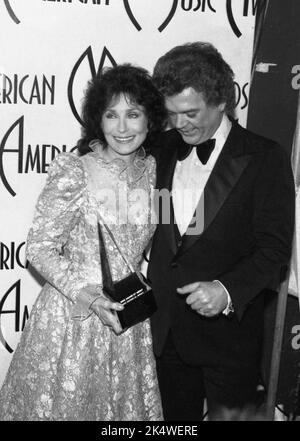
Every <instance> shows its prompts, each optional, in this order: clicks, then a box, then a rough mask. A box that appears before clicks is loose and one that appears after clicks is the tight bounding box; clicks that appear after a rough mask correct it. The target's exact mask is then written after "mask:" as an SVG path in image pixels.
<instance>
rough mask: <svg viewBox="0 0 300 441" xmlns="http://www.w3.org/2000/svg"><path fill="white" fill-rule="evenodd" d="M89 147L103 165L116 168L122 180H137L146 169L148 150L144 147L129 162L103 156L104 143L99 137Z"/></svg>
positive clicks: (131, 181)
mask: <svg viewBox="0 0 300 441" xmlns="http://www.w3.org/2000/svg"><path fill="white" fill-rule="evenodd" d="M89 148H90V149H91V150H92V152H93V153H91V155H93V156H94V157H95V159H96V161H97V162H99V163H100V164H101V165H104V166H108V167H110V168H113V169H115V170H116V171H117V172H118V174H119V179H120V180H124V181H125V180H127V181H129V182H130V183H133V182H136V181H138V180H139V179H141V177H142V176H143V175H144V173H145V170H146V152H145V149H144V147H140V148H139V149H138V151H137V152H136V155H135V157H134V159H133V161H132V162H131V163H130V164H128V163H127V162H126V161H124V159H122V158H114V159H110V160H109V159H107V158H104V157H103V150H104V147H103V144H101V142H100V141H99V139H93V140H92V141H91V142H90V143H89Z"/></svg>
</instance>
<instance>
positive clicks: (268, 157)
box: [148, 123, 295, 368]
mask: <svg viewBox="0 0 300 441" xmlns="http://www.w3.org/2000/svg"><path fill="white" fill-rule="evenodd" d="M181 143H183V140H182V137H181V136H180V134H178V132H177V131H176V130H170V131H168V132H164V133H163V134H162V135H161V136H160V138H159V139H158V142H157V144H156V147H155V148H154V149H153V152H152V153H153V155H154V156H155V158H156V161H157V189H158V190H162V189H168V190H170V191H171V189H172V180H173V175H174V170H175V166H176V161H177V151H178V148H179V146H180V144H181ZM294 198H295V196H294V180H293V175H292V170H291V166H290V160H289V158H288V155H287V153H286V152H285V150H284V149H283V148H282V147H281V146H279V145H278V144H277V143H275V142H274V141H271V140H269V139H266V138H263V137H261V136H258V135H256V134H254V133H251V132H250V131H248V130H246V129H244V128H242V127H241V126H240V125H238V124H237V123H233V125H232V128H231V131H230V133H229V136H228V138H227V140H226V143H225V145H224V147H223V149H222V151H221V153H220V155H219V157H218V159H217V162H216V164H215V166H214V168H213V170H212V172H211V175H210V177H209V179H208V181H207V184H206V186H205V189H204V206H203V207H202V208H203V210H204V213H203V215H204V229H203V231H202V232H200V233H199V234H196V235H195V234H193V235H187V234H184V235H183V236H182V237H181V236H180V234H179V231H178V228H177V226H176V223H175V221H174V214H173V209H172V201H170V203H171V210H170V212H171V216H170V219H169V221H168V220H167V221H166V219H161V216H160V219H159V223H158V226H157V230H156V233H155V235H154V238H153V244H152V249H151V254H150V262H149V266H148V277H149V279H150V281H151V283H152V288H153V291H154V294H155V297H156V301H157V304H158V309H157V312H156V313H155V314H154V315H153V316H152V318H151V327H152V333H153V345H154V352H155V354H156V355H157V356H160V355H161V353H162V350H163V348H164V344H165V341H166V337H167V335H168V332H169V331H170V330H171V332H172V335H173V340H174V344H175V346H176V349H177V351H178V353H179V355H180V357H181V358H182V359H183V360H184V361H185V362H186V363H189V364H191V365H216V366H217V365H218V364H222V365H223V366H225V367H226V366H228V367H239V366H240V367H241V366H244V367H245V368H247V366H250V365H255V364H258V363H259V359H260V350H261V343H262V331H263V303H264V296H263V292H264V290H266V289H267V288H271V287H273V286H272V284H274V280H277V277H278V276H279V273H280V271H281V269H282V268H283V267H284V266H285V265H287V264H288V262H289V259H290V255H291V243H292V237H293V228H294V200H295V199H294ZM200 208H201V207H200ZM215 279H217V280H219V281H220V282H222V283H223V285H224V286H225V287H226V288H227V290H228V292H229V294H230V296H231V299H232V302H233V307H234V314H233V315H231V316H230V317H227V316H225V315H224V314H219V315H218V316H216V317H213V318H205V317H203V316H201V315H200V314H198V313H196V312H194V311H193V310H192V309H191V308H190V306H188V305H187V304H186V302H185V296H182V295H179V294H178V293H177V292H176V288H177V287H182V286H183V285H186V284H188V283H191V282H196V281H213V280H215Z"/></svg>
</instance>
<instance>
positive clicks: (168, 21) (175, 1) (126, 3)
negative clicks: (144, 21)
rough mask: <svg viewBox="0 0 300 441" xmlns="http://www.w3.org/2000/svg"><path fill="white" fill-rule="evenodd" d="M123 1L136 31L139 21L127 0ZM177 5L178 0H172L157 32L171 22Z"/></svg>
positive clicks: (138, 28) (139, 26)
mask: <svg viewBox="0 0 300 441" xmlns="http://www.w3.org/2000/svg"><path fill="white" fill-rule="evenodd" d="M205 1H206V0H204V2H205ZM208 1H210V0H208ZM183 2H184V0H182V3H183ZM123 3H124V7H125V11H126V13H127V15H128V17H129V20H130V21H131V23H132V24H133V26H134V27H135V28H136V29H137V30H138V31H141V30H142V26H141V25H140V24H139V22H138V21H137V19H136V18H135V16H134V14H133V12H132V9H131V6H130V4H129V0H123ZM177 6H178V0H173V1H172V4H171V8H170V12H169V13H168V15H167V17H166V19H165V20H164V21H163V23H162V24H161V25H160V26H159V27H158V30H159V32H162V31H163V30H164V29H165V28H166V27H167V26H168V24H169V23H170V22H171V20H172V18H173V17H174V15H175V12H176V10H177Z"/></svg>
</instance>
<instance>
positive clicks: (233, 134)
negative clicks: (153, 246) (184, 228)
mask: <svg viewBox="0 0 300 441" xmlns="http://www.w3.org/2000/svg"><path fill="white" fill-rule="evenodd" d="M240 130H241V129H240V127H239V126H235V125H234V126H233V127H232V129H231V131H230V133H229V136H228V138H227V141H226V143H225V145H224V147H223V149H222V152H221V154H220V156H219V158H218V160H217V162H216V164H215V166H214V168H213V170H212V172H211V175H210V177H209V179H208V181H207V184H206V186H205V189H204V229H203V231H205V230H206V229H207V228H208V227H209V225H210V224H211V222H212V221H213V220H214V218H215V217H216V215H217V213H218V212H219V210H220V208H221V207H222V205H223V204H224V202H225V201H226V199H227V197H228V196H229V194H230V192H231V191H232V190H233V188H234V187H235V185H236V184H237V182H238V180H239V178H240V177H241V175H242V173H243V171H244V170H245V168H246V167H247V165H248V163H249V161H250V158H251V154H249V153H246V152H245V151H244V145H243V138H242V137H241V136H239V134H240ZM197 210H199V211H200V210H203V203H200V204H198V207H197V208H196V212H197ZM196 212H195V214H194V218H195V219H197V214H196ZM198 214H199V216H198V218H199V219H201V214H202V213H201V212H200V213H199V212H198ZM202 216H203V214H202ZM192 231H193V229H190V232H192ZM203 231H200V232H199V234H185V235H184V236H183V237H182V245H181V247H180V248H179V250H178V253H177V256H180V255H181V254H183V253H184V252H185V251H186V250H187V249H189V248H190V247H191V246H192V245H193V244H194V243H195V242H196V241H197V240H199V238H200V237H201V235H202V233H203Z"/></svg>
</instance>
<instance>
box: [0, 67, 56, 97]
mask: <svg viewBox="0 0 300 441" xmlns="http://www.w3.org/2000/svg"><path fill="white" fill-rule="evenodd" d="M54 99H55V76H54V75H51V76H50V77H49V78H47V77H46V76H45V75H42V76H41V77H39V76H38V75H34V76H32V75H24V76H20V75H18V74H14V75H6V74H4V73H0V104H19V103H26V104H43V105H45V104H51V105H53V104H54Z"/></svg>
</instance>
